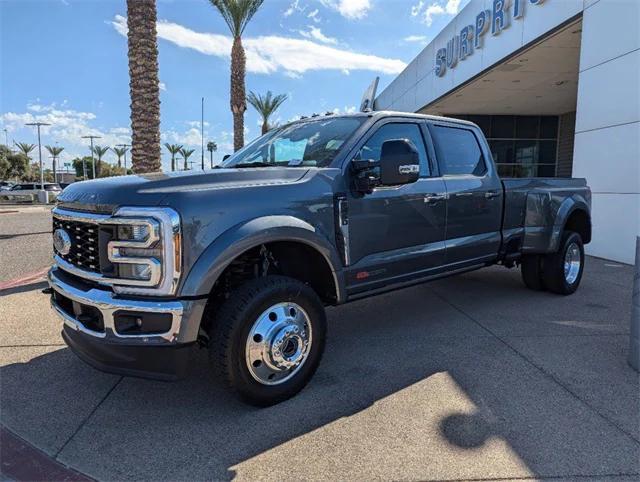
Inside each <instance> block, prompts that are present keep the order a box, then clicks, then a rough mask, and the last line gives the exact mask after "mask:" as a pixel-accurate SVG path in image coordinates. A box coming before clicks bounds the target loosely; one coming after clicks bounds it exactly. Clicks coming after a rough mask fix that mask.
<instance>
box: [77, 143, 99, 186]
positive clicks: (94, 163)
mask: <svg viewBox="0 0 640 482" xmlns="http://www.w3.org/2000/svg"><path fill="white" fill-rule="evenodd" d="M82 138H83V139H91V170H92V171H93V179H95V178H96V160H95V158H94V157H93V140H94V139H102V136H82ZM82 172H83V174H84V178H85V180H86V179H87V163H86V162H84V161H82Z"/></svg>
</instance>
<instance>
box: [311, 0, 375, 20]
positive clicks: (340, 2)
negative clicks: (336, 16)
mask: <svg viewBox="0 0 640 482" xmlns="http://www.w3.org/2000/svg"><path fill="white" fill-rule="evenodd" d="M320 3H322V4H323V5H324V6H325V7H328V8H331V9H333V10H336V11H338V12H339V13H340V15H342V16H343V17H345V18H348V19H350V20H358V19H361V18H364V17H366V16H367V13H369V10H370V9H371V2H370V1H369V0H320Z"/></svg>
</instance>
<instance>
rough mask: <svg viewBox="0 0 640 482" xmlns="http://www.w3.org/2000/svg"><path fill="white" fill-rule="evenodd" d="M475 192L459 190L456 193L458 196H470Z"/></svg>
mask: <svg viewBox="0 0 640 482" xmlns="http://www.w3.org/2000/svg"><path fill="white" fill-rule="evenodd" d="M473 195H474V193H473V192H458V193H456V197H468V196H473Z"/></svg>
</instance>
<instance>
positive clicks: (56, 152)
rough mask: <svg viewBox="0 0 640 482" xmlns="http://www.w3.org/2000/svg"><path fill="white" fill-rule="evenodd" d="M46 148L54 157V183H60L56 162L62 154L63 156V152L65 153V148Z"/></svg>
mask: <svg viewBox="0 0 640 482" xmlns="http://www.w3.org/2000/svg"><path fill="white" fill-rule="evenodd" d="M44 148H45V149H46V150H47V151H49V154H51V157H53V182H58V178H57V177H56V160H57V159H58V157H59V156H60V154H62V151H64V147H58V146H44Z"/></svg>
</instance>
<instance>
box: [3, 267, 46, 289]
mask: <svg viewBox="0 0 640 482" xmlns="http://www.w3.org/2000/svg"><path fill="white" fill-rule="evenodd" d="M47 271H49V267H48V266H47V267H46V268H42V269H40V270H38V271H34V272H33V273H29V274H28V275H25V276H22V277H20V278H15V279H12V280H9V281H4V282H2V283H0V291H2V290H6V289H9V288H15V287H16V286H21V285H24V284H27V283H31V282H33V281H37V280H39V279H41V278H44V277H45V275H46V274H47Z"/></svg>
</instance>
